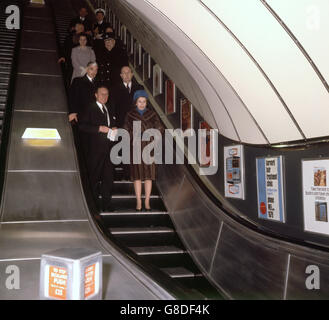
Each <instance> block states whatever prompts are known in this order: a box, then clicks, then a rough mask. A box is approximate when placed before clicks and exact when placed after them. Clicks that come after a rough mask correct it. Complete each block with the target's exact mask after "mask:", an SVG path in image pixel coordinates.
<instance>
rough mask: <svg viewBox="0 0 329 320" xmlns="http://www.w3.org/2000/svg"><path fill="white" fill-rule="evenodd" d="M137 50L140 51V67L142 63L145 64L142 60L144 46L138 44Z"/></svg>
mask: <svg viewBox="0 0 329 320" xmlns="http://www.w3.org/2000/svg"><path fill="white" fill-rule="evenodd" d="M137 49H138V52H137V54H138V56H137V58H138V65H139V66H141V65H142V63H143V61H142V58H143V54H142V53H143V52H142V51H143V49H142V45H141V44H138V47H137Z"/></svg>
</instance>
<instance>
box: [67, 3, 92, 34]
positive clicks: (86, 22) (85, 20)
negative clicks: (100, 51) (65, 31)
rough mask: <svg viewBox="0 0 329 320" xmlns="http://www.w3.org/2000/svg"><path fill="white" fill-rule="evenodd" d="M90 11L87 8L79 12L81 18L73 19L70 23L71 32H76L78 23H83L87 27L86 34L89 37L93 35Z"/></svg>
mask: <svg viewBox="0 0 329 320" xmlns="http://www.w3.org/2000/svg"><path fill="white" fill-rule="evenodd" d="M87 16H88V10H87V9H86V8H81V9H80V10H79V16H78V17H76V18H73V19H72V20H71V22H70V26H69V32H72V31H74V29H75V25H76V24H77V23H82V24H83V25H84V27H85V32H86V33H87V34H88V35H90V36H91V35H92V24H91V22H90V21H89V19H88V17H87Z"/></svg>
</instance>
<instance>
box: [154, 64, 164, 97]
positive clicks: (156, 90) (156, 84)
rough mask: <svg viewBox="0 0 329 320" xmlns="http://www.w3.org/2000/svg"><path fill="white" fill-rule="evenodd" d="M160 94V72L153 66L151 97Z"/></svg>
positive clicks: (156, 66) (159, 69)
mask: <svg viewBox="0 0 329 320" xmlns="http://www.w3.org/2000/svg"><path fill="white" fill-rule="evenodd" d="M161 93H162V70H161V68H160V66H159V65H158V64H156V65H154V66H153V96H154V97H155V96H157V95H159V94H161Z"/></svg>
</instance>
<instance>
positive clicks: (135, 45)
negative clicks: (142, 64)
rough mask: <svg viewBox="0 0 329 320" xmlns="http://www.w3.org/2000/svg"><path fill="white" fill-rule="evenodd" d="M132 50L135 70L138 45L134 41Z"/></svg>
mask: <svg viewBox="0 0 329 320" xmlns="http://www.w3.org/2000/svg"><path fill="white" fill-rule="evenodd" d="M133 50H134V68H136V66H137V59H138V57H137V50H138V43H137V41H135V40H134V46H133Z"/></svg>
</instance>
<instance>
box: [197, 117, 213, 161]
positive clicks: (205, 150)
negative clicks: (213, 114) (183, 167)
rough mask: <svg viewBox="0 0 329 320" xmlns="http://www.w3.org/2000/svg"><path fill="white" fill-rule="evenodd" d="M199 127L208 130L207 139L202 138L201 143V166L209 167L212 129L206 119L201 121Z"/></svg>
mask: <svg viewBox="0 0 329 320" xmlns="http://www.w3.org/2000/svg"><path fill="white" fill-rule="evenodd" d="M199 129H205V130H207V131H206V132H207V136H206V141H204V139H200V143H199V146H200V148H199V153H200V154H199V161H200V167H209V166H210V147H211V145H210V130H211V129H212V128H211V127H210V126H209V124H208V123H207V122H206V121H201V122H200V123H199Z"/></svg>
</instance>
